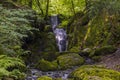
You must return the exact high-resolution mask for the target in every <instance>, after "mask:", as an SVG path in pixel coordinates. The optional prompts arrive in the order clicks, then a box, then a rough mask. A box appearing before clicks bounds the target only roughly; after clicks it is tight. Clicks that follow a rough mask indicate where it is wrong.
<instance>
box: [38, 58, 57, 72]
mask: <svg viewBox="0 0 120 80" xmlns="http://www.w3.org/2000/svg"><path fill="white" fill-rule="evenodd" d="M36 68H38V69H40V70H42V71H51V70H56V69H57V63H56V62H55V61H54V62H49V61H46V60H44V59H42V60H40V61H39V62H38V64H37V65H36Z"/></svg>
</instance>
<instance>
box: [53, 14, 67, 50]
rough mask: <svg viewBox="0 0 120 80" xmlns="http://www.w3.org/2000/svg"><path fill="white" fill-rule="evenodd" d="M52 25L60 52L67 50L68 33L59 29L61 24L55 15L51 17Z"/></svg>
mask: <svg viewBox="0 0 120 80" xmlns="http://www.w3.org/2000/svg"><path fill="white" fill-rule="evenodd" d="M51 24H52V30H53V32H54V34H55V38H56V42H57V46H58V48H59V52H62V51H65V50H66V43H67V34H66V31H65V30H64V29H62V28H57V26H58V24H59V22H58V16H57V15H54V16H51Z"/></svg>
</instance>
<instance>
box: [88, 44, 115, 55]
mask: <svg viewBox="0 0 120 80" xmlns="http://www.w3.org/2000/svg"><path fill="white" fill-rule="evenodd" d="M116 50H117V49H116V48H115V47H114V46H111V45H108V46H103V47H101V48H98V49H96V50H94V51H92V52H91V53H90V55H89V56H99V55H106V54H110V53H113V52H115V51H116Z"/></svg>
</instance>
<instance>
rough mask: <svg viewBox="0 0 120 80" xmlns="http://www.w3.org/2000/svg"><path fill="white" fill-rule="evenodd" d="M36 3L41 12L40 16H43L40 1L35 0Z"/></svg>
mask: <svg viewBox="0 0 120 80" xmlns="http://www.w3.org/2000/svg"><path fill="white" fill-rule="evenodd" d="M36 3H37V5H38V7H39V9H40V11H41V14H42V15H44V12H43V9H42V7H41V3H40V1H39V0H36Z"/></svg>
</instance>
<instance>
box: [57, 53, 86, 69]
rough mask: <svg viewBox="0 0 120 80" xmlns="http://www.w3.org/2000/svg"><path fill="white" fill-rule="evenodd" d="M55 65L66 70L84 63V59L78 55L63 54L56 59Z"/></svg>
mask: <svg viewBox="0 0 120 80" xmlns="http://www.w3.org/2000/svg"><path fill="white" fill-rule="evenodd" d="M57 63H58V65H59V67H60V69H67V68H70V67H72V66H78V65H81V64H83V63H84V59H83V58H82V57H81V56H79V55H78V54H75V53H71V54H64V55H61V56H59V57H58V58H57Z"/></svg>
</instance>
